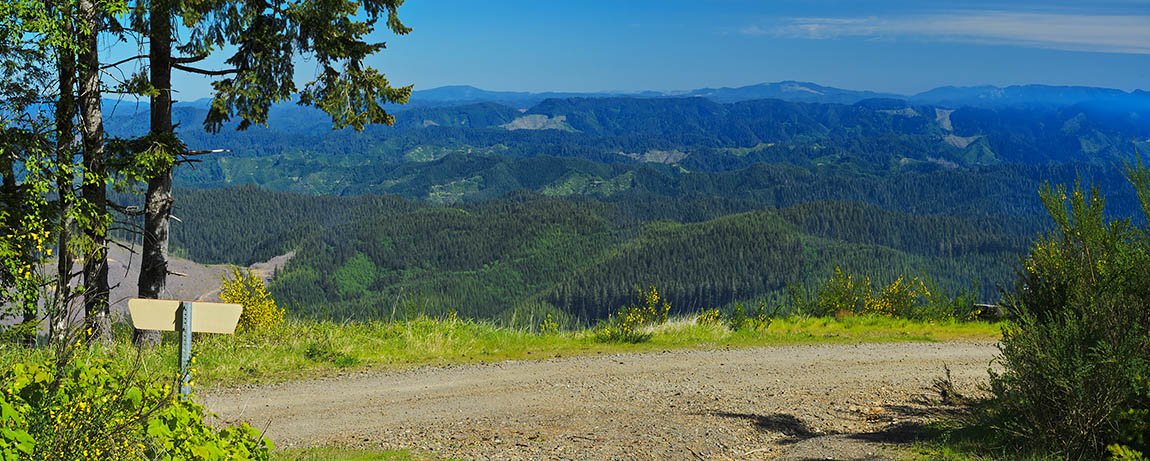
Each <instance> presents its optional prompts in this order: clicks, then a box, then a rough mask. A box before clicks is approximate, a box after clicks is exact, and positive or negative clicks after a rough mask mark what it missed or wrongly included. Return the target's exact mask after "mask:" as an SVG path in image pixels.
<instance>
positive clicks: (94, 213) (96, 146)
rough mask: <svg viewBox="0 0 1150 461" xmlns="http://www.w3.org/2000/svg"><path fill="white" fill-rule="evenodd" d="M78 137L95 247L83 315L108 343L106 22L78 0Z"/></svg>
mask: <svg viewBox="0 0 1150 461" xmlns="http://www.w3.org/2000/svg"><path fill="white" fill-rule="evenodd" d="M79 16H80V18H81V19H82V20H83V21H84V24H85V26H86V27H83V28H80V29H81V32H80V37H79V39H80V40H79V42H80V43H81V51H80V53H79V56H78V58H79V70H80V75H79V83H80V92H79V93H80V137H81V141H82V143H83V146H84V186H83V194H84V201H85V202H86V205H87V206H88V207H89V210H90V213H89V214H88V219H89V220H90V221H89V222H88V225H86V226H84V227H85V228H84V233H85V234H86V236H87V237H88V241H89V243H90V245H91V248H90V249H89V250H88V254H87V255H85V257H84V316H85V323H86V325H87V327H88V329H89V330H88V338H89V339H94V340H103V341H110V340H111V339H112V319H111V315H110V313H109V312H108V243H107V226H106V225H105V216H106V215H107V201H108V198H107V190H108V189H107V186H106V185H105V184H104V178H105V171H104V120H103V114H102V113H101V108H100V53H99V46H100V44H99V42H98V36H99V31H100V28H101V26H102V23H103V17H102V16H101V14H100V7H99V5H98V4H97V3H96V0H80V14H79Z"/></svg>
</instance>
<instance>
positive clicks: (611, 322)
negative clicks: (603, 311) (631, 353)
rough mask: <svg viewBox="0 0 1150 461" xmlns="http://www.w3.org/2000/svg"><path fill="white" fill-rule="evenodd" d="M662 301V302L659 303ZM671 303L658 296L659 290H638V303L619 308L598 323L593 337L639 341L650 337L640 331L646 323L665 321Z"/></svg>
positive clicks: (597, 338) (620, 340)
mask: <svg viewBox="0 0 1150 461" xmlns="http://www.w3.org/2000/svg"><path fill="white" fill-rule="evenodd" d="M660 301H662V303H660ZM670 311H671V303H668V302H666V301H663V300H662V298H660V297H659V291H658V290H656V289H655V287H651V288H650V289H648V290H647V291H643V290H639V303H638V304H632V305H630V306H626V307H623V308H621V309H619V312H618V313H616V314H615V315H613V316H611V317H610V318H608V319H607V320H606V321H605V322H602V323H600V325H599V327H598V328H596V329H595V339H596V340H598V341H601V342H626V343H639V342H643V341H646V340H648V339H650V337H651V334H650V333H647V332H644V331H642V328H643V327H644V326H647V325H655V324H662V323H666V322H667V313H669V312H670Z"/></svg>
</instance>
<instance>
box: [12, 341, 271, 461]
mask: <svg viewBox="0 0 1150 461" xmlns="http://www.w3.org/2000/svg"><path fill="white" fill-rule="evenodd" d="M126 368H128V367H123V366H121V365H119V364H117V363H115V362H112V361H108V360H98V361H94V362H92V363H90V364H85V363H67V364H57V363H54V362H52V361H47V362H43V363H15V364H13V365H11V366H10V367H9V368H8V369H6V370H3V372H2V374H0V383H2V384H0V421H2V423H3V426H2V427H0V457H2V458H3V459H5V460H16V459H35V460H77V459H80V460H105V459H113V460H114V459H205V460H208V459H211V460H216V459H218V460H223V459H268V457H269V454H270V450H271V447H272V444H271V442H270V441H268V440H267V439H264V438H262V437H260V434H259V433H258V432H257V431H256V430H255V429H252V428H251V427H250V426H248V425H246V424H243V425H240V426H236V427H231V428H227V429H223V430H220V431H216V430H214V429H212V428H211V427H210V426H208V425H207V424H205V423H204V421H203V420H204V415H205V412H204V409H203V406H201V405H199V404H198V403H195V402H193V401H191V400H178V399H177V398H176V397H175V396H174V395H173V394H172V392H171V387H170V385H163V386H160V385H156V384H155V383H151V382H149V381H146V380H143V379H140V378H138V377H137V376H136V375H135V374H134V373H133V372H131V371H126V370H125V369H126Z"/></svg>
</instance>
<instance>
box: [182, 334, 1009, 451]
mask: <svg viewBox="0 0 1150 461" xmlns="http://www.w3.org/2000/svg"><path fill="white" fill-rule="evenodd" d="M996 353H997V349H996V348H995V346H994V345H993V344H969V343H901V344H863V345H847V346H843V345H827V346H795V347H768V348H751V349H736V350H676V351H668V352H655V353H642V354H623V355H610V356H606V355H605V356H593V357H576V358H562V359H551V360H543V361H524V362H506V363H497V364H489V365H467V366H458V367H447V368H421V369H414V370H408V371H401V372H390V373H372V374H355V375H347V376H341V377H337V378H327V379H320V380H309V381H297V382H290V383H284V384H279V385H273V386H261V387H253V388H242V389H226V390H220V391H216V392H213V393H211V394H208V395H205V396H203V397H202V401H203V402H204V403H205V404H206V405H207V407H208V408H209V409H210V410H211V411H213V412H216V413H218V414H219V415H220V417H221V419H223V420H224V421H228V422H232V421H240V420H242V421H247V422H249V423H251V424H252V425H253V426H255V427H256V428H259V429H264V428H266V435H267V436H268V437H270V438H271V439H272V440H274V441H275V442H276V445H277V447H280V448H290V447H299V446H316V445H372V446H379V445H382V446H386V447H400V448H413V449H417V450H426V451H428V452H430V453H433V454H437V455H442V456H451V457H463V458H527V459H535V458H572V459H604V458H626V459H636V458H637V459H669V458H670V459H714V458H729V459H747V458H776V457H781V458H794V459H808V458H820V459H823V458H827V457H831V458H834V459H856V458H857V459H886V458H889V457H892V456H893V455H894V454H895V453H894V448H893V447H896V446H898V445H899V444H905V443H906V442H907V441H909V440H910V439H913V437H914V436H915V432H914V430H913V428H914V427H915V425H916V424H918V423H921V422H922V421H924V420H925V419H926V413H927V412H926V411H925V410H926V409H927V406H925V405H923V403H922V402H923V399H924V397H926V398H929V397H930V396H929V392H928V391H927V388H928V387H929V386H930V384H931V382H932V380H933V379H935V378H938V377H941V376H942V375H943V366H944V365H946V366H948V367H949V368H950V369H951V372H952V375H953V377H954V381H955V382H956V383H957V384H958V385H959V386H960V388H964V389H965V390H967V391H970V390H973V388H974V386H975V385H976V384H977V383H979V382H984V381H985V380H986V378H987V368H988V366H989V364H990V361H991V359H992V358H993V357H994V355H995V354H996Z"/></svg>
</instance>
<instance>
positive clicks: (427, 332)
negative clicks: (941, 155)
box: [0, 316, 1000, 391]
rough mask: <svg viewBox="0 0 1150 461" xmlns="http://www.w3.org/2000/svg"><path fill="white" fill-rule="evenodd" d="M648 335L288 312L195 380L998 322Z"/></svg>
mask: <svg viewBox="0 0 1150 461" xmlns="http://www.w3.org/2000/svg"><path fill="white" fill-rule="evenodd" d="M649 330H650V333H651V337H650V340H648V341H646V342H642V343H638V344H626V343H603V342H597V341H595V339H594V334H593V332H591V331H589V330H581V331H572V332H560V333H552V334H537V333H531V332H528V331H525V330H521V329H511V328H504V327H498V326H495V325H493V324H491V323H487V322H474V321H467V320H438V319H431V318H420V319H416V320H411V321H405V322H394V323H392V322H366V323H359V322H348V323H335V322H326V321H323V322H320V321H304V320H288V321H287V322H284V323H283V324H281V325H280V326H278V327H275V328H271V329H268V330H266V331H260V332H252V333H241V334H236V335H202V336H197V337H196V338H195V343H194V346H193V351H194V354H195V362H194V365H193V368H194V381H195V384H194V387H195V388H196V389H198V390H199V391H204V390H210V389H212V388H216V387H227V386H237V385H244V384H267V383H277V382H284V381H291V380H297V379H307V378H315V377H321V376H331V375H337V374H340V373H347V372H360V371H386V370H396V369H404V368H412V367H419V366H447V365H458V364H469V363H488V362H500V361H507V360H536V359H548V358H554V357H569V356H576V355H595V354H613V353H626V352H645V351H654V350H666V349H679V348H720V347H754V346H782V345H804V344H858V343H883V342H932V341H995V340H997V339H998V338H999V335H1000V326H999V325H998V324H993V323H985V322H968V323H961V322H932V323H926V322H917V321H909V320H900V319H891V318H885V317H869V316H859V317H844V318H841V319H834V318H802V317H795V318H787V319H779V320H775V321H774V322H773V323H772V324H771V325H770V327H769V328H766V329H764V330H762V331H754V330H747V329H744V330H739V331H731V330H729V329H728V328H726V327H725V326H723V325H718V324H712V325H699V324H697V323H695V322H694V320H693V319H684V318H680V319H672V320H670V321H668V322H667V323H665V324H663V325H658V326H654V327H649ZM117 338H118V339H117V340H116V342H115V343H114V344H113V345H112V346H111V347H110V348H109V349H102V348H92V349H91V350H86V351H82V352H81V353H82V354H86V357H92V358H94V357H99V356H111V357H115V358H117V359H119V360H126V361H127V360H139V366H140V367H141V369H142V370H144V371H145V372H147V373H156V374H158V375H159V374H166V373H171V372H172V371H173V369H174V366H175V365H174V364H175V362H176V353H177V350H176V345H175V342H176V341H175V336H174V335H172V336H171V337H167V336H166V337H165V342H164V344H163V345H162V346H160V347H159V348H157V349H155V350H152V351H148V352H145V353H143V354H141V355H140V356H139V357H138V358H137V355H136V349H135V348H134V347H133V346H132V345H131V342H130V340H129V338H130V334H129V333H128V332H126V331H123V332H121V333H120V334H118V335H117ZM27 354H46V352H44V351H42V350H37V351H31V352H29V351H27V350H22V349H16V348H4V349H0V365H3V364H4V363H6V362H10V361H14V360H22V359H26V358H27Z"/></svg>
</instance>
